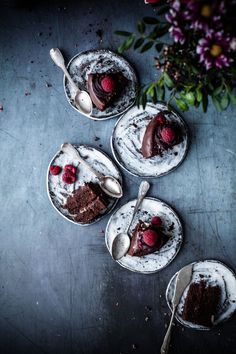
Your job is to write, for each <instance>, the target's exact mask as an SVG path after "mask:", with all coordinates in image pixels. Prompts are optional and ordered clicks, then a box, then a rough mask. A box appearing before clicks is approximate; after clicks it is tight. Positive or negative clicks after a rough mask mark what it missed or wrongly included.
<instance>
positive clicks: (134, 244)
mask: <svg viewBox="0 0 236 354" xmlns="http://www.w3.org/2000/svg"><path fill="white" fill-rule="evenodd" d="M168 239H169V237H168V236H166V235H165V234H164V233H163V232H162V230H161V228H157V227H155V226H154V225H152V224H147V223H145V222H143V221H142V220H139V223H138V224H137V225H136V227H135V229H134V232H133V234H132V239H131V244H130V248H129V250H128V254H129V255H130V256H137V257H141V256H145V255H146V254H150V253H153V252H156V251H159V250H160V248H161V247H162V246H163V245H164V244H165V243H166V242H167V241H168Z"/></svg>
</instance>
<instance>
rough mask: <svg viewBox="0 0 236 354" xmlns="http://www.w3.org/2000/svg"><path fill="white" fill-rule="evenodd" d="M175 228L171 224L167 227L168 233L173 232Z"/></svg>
mask: <svg viewBox="0 0 236 354" xmlns="http://www.w3.org/2000/svg"><path fill="white" fill-rule="evenodd" d="M174 227H175V224H174V223H173V222H172V224H171V225H170V226H169V227H168V231H173V230H174Z"/></svg>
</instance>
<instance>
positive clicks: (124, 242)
mask: <svg viewBox="0 0 236 354" xmlns="http://www.w3.org/2000/svg"><path fill="white" fill-rule="evenodd" d="M149 188H150V184H149V183H148V182H147V181H142V182H141V184H140V186H139V191H138V198H137V200H136V204H135V207H134V210H133V214H132V217H131V220H130V222H129V224H128V226H127V229H126V231H125V232H121V233H119V234H118V235H116V237H115V238H114V240H113V243H112V246H111V254H112V257H113V258H114V259H115V260H116V261H117V260H118V259H120V258H122V257H123V256H124V255H126V253H127V252H128V250H129V248H130V241H131V238H130V236H129V229H130V226H131V224H132V222H133V220H134V217H135V215H136V213H137V211H138V208H139V206H140V204H141V203H142V201H143V199H144V198H145V196H146V194H147V192H148V190H149Z"/></svg>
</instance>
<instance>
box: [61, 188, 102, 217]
mask: <svg viewBox="0 0 236 354" xmlns="http://www.w3.org/2000/svg"><path fill="white" fill-rule="evenodd" d="M108 204H109V200H108V198H107V195H106V194H105V193H104V192H103V191H102V189H101V188H100V187H99V185H98V184H96V183H92V182H89V183H85V184H84V185H83V186H81V187H80V188H78V189H76V190H75V191H74V192H73V193H72V195H70V196H69V197H68V198H67V201H66V205H65V206H64V208H66V209H68V211H69V213H70V214H71V215H74V220H75V221H78V222H81V223H89V222H91V221H93V220H94V219H96V218H97V217H98V216H99V215H100V214H102V213H103V212H104V211H105V210H106V209H107V207H108Z"/></svg>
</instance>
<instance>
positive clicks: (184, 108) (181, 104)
mask: <svg viewBox="0 0 236 354" xmlns="http://www.w3.org/2000/svg"><path fill="white" fill-rule="evenodd" d="M175 102H176V104H177V106H178V107H179V108H180V109H181V110H182V111H187V110H188V105H187V103H185V102H184V101H183V100H181V99H178V98H176V97H175Z"/></svg>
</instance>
